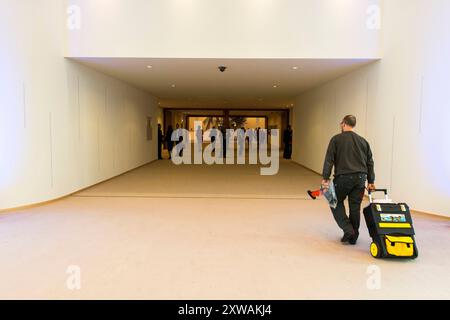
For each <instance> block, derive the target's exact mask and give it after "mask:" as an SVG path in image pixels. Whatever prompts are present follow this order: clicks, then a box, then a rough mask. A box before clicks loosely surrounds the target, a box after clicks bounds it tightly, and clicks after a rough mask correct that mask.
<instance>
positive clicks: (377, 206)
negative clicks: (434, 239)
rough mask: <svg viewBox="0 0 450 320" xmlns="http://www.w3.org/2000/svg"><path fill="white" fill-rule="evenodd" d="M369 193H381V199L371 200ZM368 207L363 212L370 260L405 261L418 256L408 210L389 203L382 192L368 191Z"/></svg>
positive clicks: (403, 204) (406, 206)
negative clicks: (369, 243) (370, 242)
mask: <svg viewBox="0 0 450 320" xmlns="http://www.w3.org/2000/svg"><path fill="white" fill-rule="evenodd" d="M373 192H384V194H385V199H380V200H374V199H373V197H372V193H373ZM369 201H370V204H369V206H367V207H366V208H365V209H364V218H365V220H366V224H367V228H368V229H369V234H370V236H371V238H372V244H371V245H370V253H371V254H372V256H373V257H374V258H388V257H389V258H406V259H415V258H417V256H418V250H417V246H416V241H415V239H414V227H413V222H412V218H411V213H410V211H409V207H408V205H407V204H405V203H392V202H391V201H390V200H389V197H388V193H387V190H386V189H377V190H373V191H369Z"/></svg>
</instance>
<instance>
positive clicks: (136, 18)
mask: <svg viewBox="0 0 450 320" xmlns="http://www.w3.org/2000/svg"><path fill="white" fill-rule="evenodd" d="M379 2H380V0H132V1H130V0H66V3H67V5H68V6H70V5H76V6H78V7H79V8H80V18H81V25H80V29H75V30H72V31H68V32H67V36H68V46H67V52H66V55H67V56H69V57H146V58H148V57H169V58H176V57H181V58H190V57H194V58H346V59H349V58H377V57H379V54H380V52H379V50H380V47H379V32H378V31H377V30H374V29H371V28H368V27H367V25H368V22H369V26H372V25H371V24H370V23H371V22H372V21H373V20H372V18H373V17H374V16H376V15H377V12H376V10H375V11H374V10H373V8H374V7H371V6H372V5H377V4H378V3H379ZM72 16H73V15H69V17H72ZM118 44H119V45H118Z"/></svg>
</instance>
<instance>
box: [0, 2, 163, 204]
mask: <svg viewBox="0 0 450 320" xmlns="http://www.w3.org/2000/svg"><path fill="white" fill-rule="evenodd" d="M0 4H1V10H0V41H1V51H0V70H1V72H0V209H5V208H11V207H17V206H21V205H27V204H32V203H37V202H41V201H46V200H50V199H54V198H57V197H61V196H63V195H66V194H69V193H71V192H74V191H76V190H79V189H82V188H85V187H87V186H90V185H92V184H95V183H97V182H100V181H103V180H105V179H108V178H110V177H113V176H115V175H117V174H120V173H122V172H124V171H127V170H130V169H132V168H134V167H137V166H139V165H142V164H144V163H147V162H149V161H151V160H153V159H155V158H156V150H155V149H156V143H155V141H153V142H149V141H147V140H146V117H147V116H153V126H154V130H155V131H154V135H153V136H154V137H156V126H157V121H158V120H159V121H161V115H160V111H159V108H157V106H156V102H155V99H154V98H153V97H152V96H150V95H149V94H147V93H145V92H143V91H140V90H138V89H135V88H133V87H131V86H129V85H127V84H125V83H123V82H121V81H119V80H115V79H113V78H110V77H108V76H106V75H103V74H100V73H98V72H95V71H92V70H90V69H88V68H87V67H84V66H81V65H79V64H77V63H75V62H72V61H69V60H66V59H65V58H63V54H62V53H63V44H64V43H63V41H64V30H62V29H61V24H62V23H64V21H63V17H62V16H61V14H60V13H61V11H63V10H64V2H63V1H53V0H51V1H48V0H33V1H1V3H0Z"/></svg>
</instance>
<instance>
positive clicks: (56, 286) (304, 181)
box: [0, 161, 450, 299]
mask: <svg viewBox="0 0 450 320" xmlns="http://www.w3.org/2000/svg"><path fill="white" fill-rule="evenodd" d="M319 183H320V177H319V176H318V175H315V174H314V173H312V172H310V171H308V170H306V169H304V168H302V167H300V166H298V165H295V164H293V163H290V162H282V163H281V168H280V173H279V175H277V176H274V177H261V176H259V166H256V167H251V166H229V167H227V166H212V167H208V166H179V167H177V166H174V165H172V164H171V163H170V162H169V161H159V162H156V163H153V164H150V165H147V166H144V167H141V168H139V169H137V170H135V171H132V172H130V173H127V174H125V175H123V176H120V177H118V178H115V179H112V180H110V181H107V182H105V183H103V184H100V185H97V186H94V187H93V188H90V189H87V190H84V191H83V192H80V193H78V194H76V195H74V196H71V197H67V198H65V199H62V200H59V201H55V202H53V203H50V204H46V205H42V206H36V207H33V208H29V209H22V210H16V211H13V212H9V213H6V214H2V215H0V257H1V263H0V298H2V299H5V298H6V299H9V298H27V299H29V298H37V299H47V298H56V299H81V298H83V299H97V298H101V299H110V298H111V299H116V298H124V299H316V298H319V299H395V298H402V299H403V298H404V299H417V298H425V299H434V298H437V299H449V298H450V276H449V274H448V270H449V269H450V232H449V231H450V220H448V219H445V218H438V217H433V216H428V215H423V214H415V215H414V222H415V228H416V232H417V242H418V246H419V250H420V257H419V258H418V259H417V260H415V261H398V260H395V261H394V260H375V259H373V258H372V257H371V256H370V254H369V245H370V238H369V236H368V234H367V229H366V227H365V225H364V221H362V222H363V225H362V228H361V232H362V233H361V237H360V241H359V242H358V244H357V245H356V246H349V245H342V244H341V243H340V242H339V239H340V237H341V232H340V230H339V229H338V228H337V226H336V225H335V223H334V220H333V219H332V216H331V213H330V211H329V208H327V205H326V203H325V202H324V201H323V200H316V201H312V200H308V199H307V198H306V197H305V190H306V189H307V188H313V187H315V186H317V185H318V184H319ZM264 198H265V199H264ZM70 266H76V267H79V270H80V271H81V273H80V276H81V277H80V280H81V282H80V283H81V288H80V289H79V290H70V289H68V287H67V281H68V279H69V280H70V279H73V278H71V274H68V273H67V270H68V268H69V267H70ZM373 266H375V267H373ZM374 268H375V269H374ZM373 270H378V271H379V272H380V273H379V274H380V277H379V280H380V282H379V284H380V285H381V288H379V289H376V288H375V289H374V288H373V287H372V286H371V285H370V284H371V283H373V282H372V281H371V280H372V279H374V278H373V276H374V275H373V274H372V272H373ZM378 271H377V272H378ZM368 283H369V285H368ZM375 283H377V281H376V282H375Z"/></svg>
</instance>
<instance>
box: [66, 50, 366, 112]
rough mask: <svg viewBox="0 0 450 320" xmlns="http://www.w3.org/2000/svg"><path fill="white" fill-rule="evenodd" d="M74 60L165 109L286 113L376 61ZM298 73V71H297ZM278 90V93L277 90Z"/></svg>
mask: <svg viewBox="0 0 450 320" xmlns="http://www.w3.org/2000/svg"><path fill="white" fill-rule="evenodd" d="M74 60H76V61H78V62H81V63H83V64H85V65H87V66H89V67H91V68H94V69H97V70H99V71H101V72H103V73H106V74H108V75H110V76H113V77H115V78H118V79H121V80H124V81H126V82H128V83H130V84H132V85H134V86H136V87H138V88H142V89H144V90H146V91H148V92H149V93H151V94H153V95H154V96H156V97H158V100H159V103H160V106H161V107H171V108H187V107H190V108H192V107H195V108H207V107H214V108H218V107H219V108H220V107H233V108H240V107H242V108H245V107H249V108H250V107H252V108H255V107H256V108H286V107H288V106H291V104H292V103H293V100H294V98H295V97H296V96H298V95H299V94H300V93H302V92H304V91H305V90H308V89H310V88H313V87H315V86H317V85H320V84H323V83H325V82H327V81H330V80H333V79H335V78H337V77H339V76H341V75H344V74H346V73H348V72H351V71H353V70H354V69H357V68H359V67H361V66H363V65H365V64H368V63H370V62H373V61H374V60H368V59H178V58H177V59H166V58H164V59H144V58H76V59H74ZM219 65H225V66H227V67H228V69H227V70H226V71H225V72H224V73H221V72H220V71H219V70H218V66H219ZM147 66H152V68H150V69H149V68H148V67H147ZM293 67H298V69H297V70H294V69H293ZM172 85H175V87H173V86H172ZM274 85H277V87H276V88H274Z"/></svg>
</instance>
